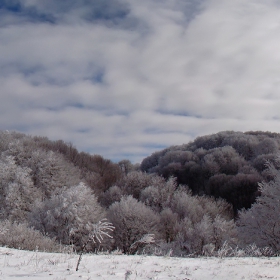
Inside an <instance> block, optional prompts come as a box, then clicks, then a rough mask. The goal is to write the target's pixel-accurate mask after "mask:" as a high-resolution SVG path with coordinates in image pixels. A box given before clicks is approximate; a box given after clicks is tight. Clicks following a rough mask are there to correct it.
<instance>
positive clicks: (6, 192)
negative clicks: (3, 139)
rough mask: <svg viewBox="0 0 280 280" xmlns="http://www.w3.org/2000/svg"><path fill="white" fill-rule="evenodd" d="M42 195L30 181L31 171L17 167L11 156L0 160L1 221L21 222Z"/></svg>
mask: <svg viewBox="0 0 280 280" xmlns="http://www.w3.org/2000/svg"><path fill="white" fill-rule="evenodd" d="M41 197H42V193H41V192H40V190H38V189H37V188H36V187H35V186H34V184H33V181H32V179H31V170H30V169H29V168H27V167H21V166H18V165H17V164H16V163H15V160H14V158H13V157H12V156H6V157H5V156H2V157H1V159H0V211H1V218H2V219H9V220H12V221H14V220H18V221H21V222H22V221H23V220H25V219H26V217H27V214H28V213H29V211H30V209H31V207H32V205H33V203H34V201H35V200H37V199H41Z"/></svg>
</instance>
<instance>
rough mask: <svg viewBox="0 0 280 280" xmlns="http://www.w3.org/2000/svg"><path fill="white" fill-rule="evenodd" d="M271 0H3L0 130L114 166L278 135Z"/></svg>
mask: <svg viewBox="0 0 280 280" xmlns="http://www.w3.org/2000/svg"><path fill="white" fill-rule="evenodd" d="M279 14H280V4H279V1H277V0H266V1H263V0H246V1H244V0H234V1H224V0H141V1H139V0H64V1H57V0H0V84H1V87H0V98H1V102H0V130H9V131H14V130H15V131H19V132H23V133H26V134H29V135H40V136H47V137H48V138H50V139H52V140H58V139H62V140H64V141H66V142H71V143H73V145H74V146H76V147H77V148H78V150H79V151H85V152H89V153H92V154H100V155H102V156H104V157H105V158H109V159H111V160H113V161H119V160H121V159H129V160H131V161H132V162H134V163H137V162H141V160H142V159H143V158H145V157H146V156H148V155H150V154H151V153H153V152H155V151H157V150H160V149H163V148H165V147H168V146H171V145H181V144H184V143H188V142H190V141H192V140H194V139H195V138H196V137H198V136H202V135H207V134H212V133H217V132H219V131H224V130H235V131H251V130H263V131H272V132H280V121H279V120H280V91H279V89H280V17H279Z"/></svg>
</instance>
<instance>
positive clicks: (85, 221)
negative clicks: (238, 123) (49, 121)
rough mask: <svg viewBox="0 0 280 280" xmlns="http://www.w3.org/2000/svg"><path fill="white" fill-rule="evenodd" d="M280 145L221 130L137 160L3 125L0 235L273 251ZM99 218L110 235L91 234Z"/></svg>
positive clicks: (197, 250)
mask: <svg viewBox="0 0 280 280" xmlns="http://www.w3.org/2000/svg"><path fill="white" fill-rule="evenodd" d="M279 145H280V135H279V134H273V133H268V132H248V133H241V132H221V133H218V134H214V135H210V136H204V137H199V138H197V139H196V140H195V141H193V142H191V143H189V144H186V145H182V146H176V147H170V148H167V149H165V150H163V151H160V152H156V153H154V154H153V155H151V156H150V157H147V158H146V159H144V160H143V162H142V164H141V166H140V168H139V165H133V164H132V163H131V162H130V161H128V160H122V161H120V162H118V163H113V162H112V161H110V160H108V159H104V158H103V157H101V156H99V155H90V154H87V153H83V152H79V151H78V150H77V149H76V148H75V147H74V146H73V145H72V144H71V143H65V142H63V141H61V140H59V141H51V140H49V139H47V138H45V137H32V136H29V135H25V134H21V133H17V132H3V131H2V132H1V131H0V223H1V224H0V226H1V227H2V228H3V230H2V231H0V243H1V245H6V246H11V247H20V245H19V243H20V242H22V243H23V244H25V245H22V246H23V247H24V248H25V249H34V246H35V247H39V248H40V249H44V248H43V247H44V246H45V247H46V248H45V249H46V250H50V248H57V247H56V246H58V244H61V245H63V246H71V247H72V248H74V249H75V250H77V251H81V250H82V251H83V252H84V251H89V252H94V251H96V250H108V251H112V250H119V251H121V252H123V253H127V254H134V253H136V252H146V253H157V254H166V253H168V252H169V253H170V252H172V254H173V255H177V256H187V255H203V254H204V255H215V254H217V252H221V251H223V250H225V248H232V251H234V248H237V247H238V246H239V248H242V247H244V248H245V247H246V246H247V247H246V248H248V245H250V244H253V243H255V244H256V245H257V246H259V247H260V248H266V247H267V246H268V247H270V248H271V250H273V252H278V251H279V249H280V246H278V243H277V242H279V241H278V240H279V238H278V237H280V236H279V228H280V226H279V224H278V223H279V222H278V220H277V217H276V216H277V213H279V211H278V210H279V209H278V208H277V207H279V206H278V204H279V203H278V204H277V201H278V200H279V196H280V193H279V194H278V192H279V190H278V188H279V189H280V175H279V174H278V169H277V166H278V165H277V164H278V163H277V160H276V158H275V154H276V153H278V151H279ZM268 160H269V161H270V163H269V164H268V163H267V162H268ZM140 169H141V170H140ZM260 182H262V183H261V185H258V184H259V183H260ZM275 199H276V200H275ZM277 199H278V200H277ZM265 206H266V208H265ZM241 209H242V210H241ZM273 211H274V213H272V212H273ZM275 215H276V216H275ZM104 218H106V219H107V220H108V222H109V223H112V226H113V227H114V231H112V233H110V235H112V239H111V238H109V237H108V238H106V235H105V237H104V238H103V239H102V240H100V242H97V243H94V242H88V240H89V236H90V234H91V233H92V232H94V229H95V227H96V224H98V222H99V221H102V220H103V219H104ZM263 227H265V229H264V228H263ZM271 228H272V229H273V231H271V230H268V229H271ZM4 229H5V230H4ZM20 231H21V234H20V233H19V232H20ZM259 233H261V234H259ZM30 236H33V238H34V240H36V242H34V243H33V244H32V242H30ZM268 237H271V238H270V239H269V238H268ZM13 240H15V241H13ZM20 240H22V241H20ZM151 241H152V242H151ZM24 242H25V243H24ZM37 244H40V246H39V245H37ZM54 250H55V249H54ZM263 250H264V249H263ZM264 251H265V250H264Z"/></svg>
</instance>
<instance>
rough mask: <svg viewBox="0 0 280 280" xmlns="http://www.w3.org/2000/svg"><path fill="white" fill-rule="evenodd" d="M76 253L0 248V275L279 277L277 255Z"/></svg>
mask: <svg viewBox="0 0 280 280" xmlns="http://www.w3.org/2000/svg"><path fill="white" fill-rule="evenodd" d="M77 259H78V256H77V255H73V254H54V253H38V252H28V251H20V250H14V249H8V248H0V279H12V278H23V279H41V280H42V279H52V280H66V279H88V280H89V279H106V280H107V279H114V280H117V279H122V280H134V279H153V280H155V279H178V280H179V279H180V280H183V279H184V280H187V279H190V280H194V279H223V280H225V279H230V280H233V279H280V266H279V264H280V258H278V257H277V258H227V259H218V258H199V259H184V258H168V257H150V256H124V255H86V256H84V257H83V259H82V262H81V265H80V269H79V271H78V272H76V271H75V267H76V263H77Z"/></svg>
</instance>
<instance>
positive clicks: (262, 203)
mask: <svg viewBox="0 0 280 280" xmlns="http://www.w3.org/2000/svg"><path fill="white" fill-rule="evenodd" d="M279 166H280V158H279V155H278V159H277V162H276V166H275V165H274V164H272V163H267V170H268V172H269V173H270V175H271V176H272V177H273V179H272V180H271V181H269V182H262V183H260V184H259V190H260V192H261V196H259V197H258V198H257V200H256V202H255V203H254V204H253V205H252V207H251V208H250V209H249V210H247V211H246V210H243V211H241V212H240V213H239V220H238V222H237V224H238V230H239V237H240V239H241V241H242V242H243V243H245V244H250V243H255V244H256V245H257V246H259V247H265V246H269V247H271V248H273V250H275V251H276V252H279V251H280V216H279V213H280V170H279Z"/></svg>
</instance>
